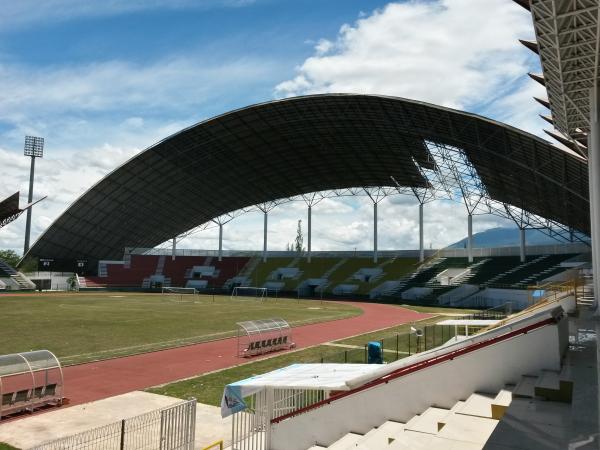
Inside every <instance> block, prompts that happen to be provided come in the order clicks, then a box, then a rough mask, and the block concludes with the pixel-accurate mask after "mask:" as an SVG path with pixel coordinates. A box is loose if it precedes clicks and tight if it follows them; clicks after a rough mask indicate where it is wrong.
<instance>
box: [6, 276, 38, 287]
mask: <svg viewBox="0 0 600 450" xmlns="http://www.w3.org/2000/svg"><path fill="white" fill-rule="evenodd" d="M10 277H11V278H12V280H13V281H14V282H15V283H17V284H18V285H19V288H20V289H23V290H28V289H35V283H34V282H33V281H31V280H30V279H29V278H27V277H26V276H25V275H23V274H22V273H21V272H17V273H15V274H12V275H11V276H10Z"/></svg>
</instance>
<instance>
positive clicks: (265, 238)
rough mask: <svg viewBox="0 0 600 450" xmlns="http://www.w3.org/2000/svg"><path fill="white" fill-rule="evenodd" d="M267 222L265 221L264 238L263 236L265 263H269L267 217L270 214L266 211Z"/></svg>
mask: <svg viewBox="0 0 600 450" xmlns="http://www.w3.org/2000/svg"><path fill="white" fill-rule="evenodd" d="M264 215H265V221H264V225H263V228H264V236H263V262H267V217H268V215H269V213H268V212H267V211H264Z"/></svg>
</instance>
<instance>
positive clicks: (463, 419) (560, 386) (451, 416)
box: [309, 370, 573, 450]
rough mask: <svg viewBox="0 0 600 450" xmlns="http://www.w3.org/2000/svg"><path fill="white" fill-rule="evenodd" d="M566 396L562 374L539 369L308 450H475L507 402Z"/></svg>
mask: <svg viewBox="0 0 600 450" xmlns="http://www.w3.org/2000/svg"><path fill="white" fill-rule="evenodd" d="M572 392H573V383H572V382H571V381H570V380H569V379H568V377H566V375H565V374H564V373H563V372H560V373H559V372H555V371H546V370H544V371H542V372H541V373H539V374H537V375H524V376H523V377H522V378H521V380H520V381H519V383H518V384H517V385H516V386H515V385H507V386H505V388H504V389H502V390H500V391H499V392H497V393H494V394H485V393H473V394H471V395H470V396H469V397H468V398H467V399H465V400H464V401H458V402H456V403H455V404H454V406H452V408H450V409H445V408H438V407H435V406H431V407H429V408H427V409H426V410H425V411H423V412H422V413H421V414H417V415H415V416H413V417H412V418H411V419H410V420H408V421H407V422H406V423H401V422H396V421H392V420H388V421H386V422H384V423H382V424H381V425H379V426H378V427H375V428H373V429H371V430H370V431H368V432H367V433H365V434H360V433H352V432H350V433H348V434H346V435H344V436H342V437H341V438H340V439H338V440H337V441H336V442H334V443H332V444H331V445H329V446H328V447H326V446H321V445H318V444H317V445H314V446H312V447H310V448H309V450H318V449H324V448H327V449H334V450H346V449H362V450H371V449H372V450H379V449H390V450H392V449H394V450H421V449H422V450H459V449H460V450H481V449H483V448H484V446H485V445H486V442H487V441H488V439H489V438H490V436H491V435H492V433H493V432H494V429H495V428H496V426H497V425H498V423H499V422H500V421H501V420H502V417H503V416H504V415H505V413H506V412H507V411H508V409H509V408H510V405H511V403H512V402H513V399H515V400H517V399H520V398H544V399H545V400H546V401H550V402H552V401H555V402H566V403H569V402H571V397H572Z"/></svg>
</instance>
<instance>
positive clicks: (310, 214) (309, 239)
mask: <svg viewBox="0 0 600 450" xmlns="http://www.w3.org/2000/svg"><path fill="white" fill-rule="evenodd" d="M311 233H312V206H310V205H308V231H307V238H308V243H307V249H308V252H307V254H306V257H307V260H308V262H310V251H311V238H312V235H311Z"/></svg>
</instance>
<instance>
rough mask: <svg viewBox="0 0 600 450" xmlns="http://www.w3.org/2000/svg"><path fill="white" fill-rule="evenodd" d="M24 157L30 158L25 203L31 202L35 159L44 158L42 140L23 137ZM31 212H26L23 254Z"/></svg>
mask: <svg viewBox="0 0 600 450" xmlns="http://www.w3.org/2000/svg"><path fill="white" fill-rule="evenodd" d="M23 153H24V154H25V156H30V157H31V170H30V172H29V197H28V199H27V203H31V202H32V201H33V177H34V172H35V158H41V157H42V156H44V138H41V137H35V136H25V149H24V152H23ZM31 210H32V208H29V209H28V210H27V225H26V226H25V246H24V247H23V254H25V253H27V251H28V250H29V235H30V234H31Z"/></svg>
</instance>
